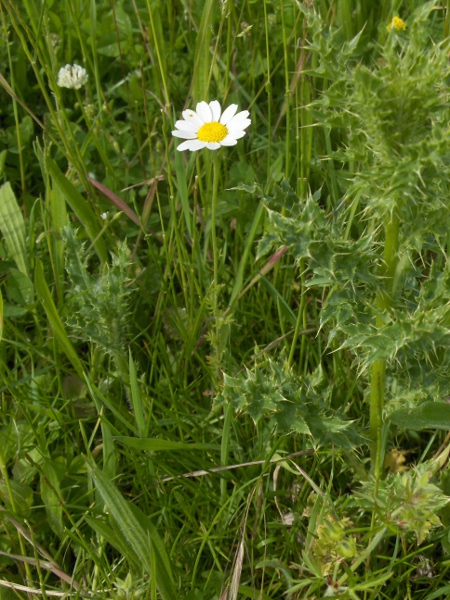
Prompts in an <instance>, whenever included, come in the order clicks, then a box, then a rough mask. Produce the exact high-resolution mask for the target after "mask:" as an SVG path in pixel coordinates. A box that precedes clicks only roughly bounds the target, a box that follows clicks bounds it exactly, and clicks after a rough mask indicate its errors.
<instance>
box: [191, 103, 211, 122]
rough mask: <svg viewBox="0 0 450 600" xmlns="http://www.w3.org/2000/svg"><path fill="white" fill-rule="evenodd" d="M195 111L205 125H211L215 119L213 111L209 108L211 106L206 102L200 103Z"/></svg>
mask: <svg viewBox="0 0 450 600" xmlns="http://www.w3.org/2000/svg"><path fill="white" fill-rule="evenodd" d="M195 110H196V111H197V114H198V116H199V117H200V119H202V121H203V123H211V121H212V120H213V118H212V112H211V109H210V108H209V104H207V103H206V102H204V101H203V102H199V103H198V104H197V107H196V109H195Z"/></svg>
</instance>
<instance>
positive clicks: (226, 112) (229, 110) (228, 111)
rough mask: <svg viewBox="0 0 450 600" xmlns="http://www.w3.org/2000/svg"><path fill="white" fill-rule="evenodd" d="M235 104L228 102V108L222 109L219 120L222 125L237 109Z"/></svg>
mask: <svg viewBox="0 0 450 600" xmlns="http://www.w3.org/2000/svg"><path fill="white" fill-rule="evenodd" d="M237 108H238V105H237V104H230V106H229V107H228V108H226V109H225V110H224V111H223V114H222V116H221V117H220V122H221V123H222V125H226V124H227V123H228V122H229V121H230V120H231V119H232V118H233V116H234V113H235V112H236V111H237Z"/></svg>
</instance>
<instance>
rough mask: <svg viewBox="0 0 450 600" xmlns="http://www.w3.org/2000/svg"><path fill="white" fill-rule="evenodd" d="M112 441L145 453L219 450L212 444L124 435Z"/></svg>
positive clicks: (218, 447)
mask: <svg viewBox="0 0 450 600" xmlns="http://www.w3.org/2000/svg"><path fill="white" fill-rule="evenodd" d="M114 439H115V440H116V441H117V442H120V443H121V444H124V445H125V446H128V447H129V448H136V450H145V451H146V452H161V451H166V452H167V451H172V450H183V451H186V450H219V449H220V446H215V445H214V444H186V443H184V442H172V441H171V440H160V439H153V438H134V437H129V436H126V435H118V436H115V437H114Z"/></svg>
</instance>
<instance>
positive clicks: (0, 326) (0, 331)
mask: <svg viewBox="0 0 450 600" xmlns="http://www.w3.org/2000/svg"><path fill="white" fill-rule="evenodd" d="M3 322H4V321H3V296H2V292H1V290H0V342H1V341H2V338H3Z"/></svg>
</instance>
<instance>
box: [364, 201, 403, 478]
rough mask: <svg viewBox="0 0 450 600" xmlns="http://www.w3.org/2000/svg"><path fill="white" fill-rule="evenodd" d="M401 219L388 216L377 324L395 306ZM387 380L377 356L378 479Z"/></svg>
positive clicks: (374, 428) (373, 401) (374, 434)
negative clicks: (394, 284)
mask: <svg viewBox="0 0 450 600" xmlns="http://www.w3.org/2000/svg"><path fill="white" fill-rule="evenodd" d="M399 226H400V221H399V218H398V214H397V211H395V210H394V211H393V212H392V213H391V214H390V215H389V216H388V218H387V220H386V223H385V226H384V232H385V239H384V253H383V264H382V266H381V269H380V289H379V290H378V293H377V296H376V301H375V306H376V311H377V317H376V319H377V328H378V329H381V328H383V327H384V325H385V314H384V313H386V311H388V310H389V309H390V308H391V306H392V296H393V291H394V290H393V282H394V276H395V271H396V269H397V263H398V255H397V250H398V235H399ZM385 380H386V359H377V360H375V361H374V363H373V365H372V373H371V382H370V438H371V440H372V443H371V459H372V473H373V475H374V476H375V478H376V479H377V480H378V479H379V475H380V471H381V464H380V463H381V455H380V454H381V427H382V422H383V406H384V389H385Z"/></svg>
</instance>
